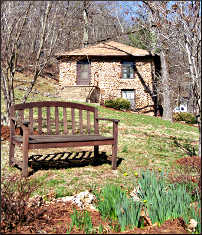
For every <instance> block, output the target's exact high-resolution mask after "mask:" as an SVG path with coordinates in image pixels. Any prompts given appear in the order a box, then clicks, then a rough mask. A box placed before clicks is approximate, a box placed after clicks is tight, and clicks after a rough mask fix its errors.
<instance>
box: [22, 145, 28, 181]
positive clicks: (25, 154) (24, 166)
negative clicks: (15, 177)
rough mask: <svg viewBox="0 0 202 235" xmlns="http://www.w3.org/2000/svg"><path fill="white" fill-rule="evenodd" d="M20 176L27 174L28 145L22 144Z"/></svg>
mask: <svg viewBox="0 0 202 235" xmlns="http://www.w3.org/2000/svg"><path fill="white" fill-rule="evenodd" d="M22 176H24V177H27V176H28V145H23V164H22Z"/></svg>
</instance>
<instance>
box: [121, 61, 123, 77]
mask: <svg viewBox="0 0 202 235" xmlns="http://www.w3.org/2000/svg"><path fill="white" fill-rule="evenodd" d="M121 78H123V61H121Z"/></svg>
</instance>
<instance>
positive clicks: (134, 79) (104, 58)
mask: <svg viewBox="0 0 202 235" xmlns="http://www.w3.org/2000/svg"><path fill="white" fill-rule="evenodd" d="M56 58H57V60H58V64H59V87H60V89H61V90H60V95H61V96H62V97H66V98H67V99H69V100H73V99H74V100H75V99H77V100H80V101H90V102H99V103H101V104H102V103H103V102H104V101H105V100H107V99H114V98H117V97H123V98H126V99H128V100H129V101H130V102H131V107H132V109H133V110H137V111H138V110H140V111H149V110H151V109H153V108H154V107H155V105H156V97H157V96H156V91H155V85H154V84H155V76H154V75H155V73H156V72H159V68H160V67H159V63H160V62H159V57H158V56H157V55H154V54H152V53H151V52H149V51H146V50H142V49H138V48H134V47H131V46H128V45H125V44H122V43H118V42H114V41H109V42H104V43H99V44H97V45H93V46H88V47H85V48H82V49H76V50H73V51H68V52H64V53H59V54H57V55H56Z"/></svg>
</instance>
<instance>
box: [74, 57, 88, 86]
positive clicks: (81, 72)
mask: <svg viewBox="0 0 202 235" xmlns="http://www.w3.org/2000/svg"><path fill="white" fill-rule="evenodd" d="M89 84H90V63H89V61H87V60H83V61H78V62H77V85H89Z"/></svg>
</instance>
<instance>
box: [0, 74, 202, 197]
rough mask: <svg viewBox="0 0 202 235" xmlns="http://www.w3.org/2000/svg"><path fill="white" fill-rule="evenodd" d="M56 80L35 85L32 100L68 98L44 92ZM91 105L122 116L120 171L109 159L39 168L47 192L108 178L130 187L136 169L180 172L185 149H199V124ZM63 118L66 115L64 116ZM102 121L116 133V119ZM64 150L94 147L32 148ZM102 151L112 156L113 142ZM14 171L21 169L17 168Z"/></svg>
mask: <svg viewBox="0 0 202 235" xmlns="http://www.w3.org/2000/svg"><path fill="white" fill-rule="evenodd" d="M22 79H23V78H22ZM53 83H55V82H54V81H52V82H51V81H47V80H44V79H42V78H40V79H39V82H38V84H37V86H36V89H35V90H37V91H39V94H34V93H32V94H31V96H30V97H29V99H28V101H41V100H61V101H66V100H65V99H61V98H49V97H47V96H45V95H43V94H44V92H49V93H52V94H55V92H56V88H55V85H54V84H53ZM22 86H23V85H21V87H22ZM18 88H19V87H17V88H16V90H15V92H16V94H17V103H19V102H20V100H21V97H22V94H23V93H24V92H22V91H20V90H18ZM2 97H3V96H2ZM76 102H77V101H76ZM1 105H2V112H3V110H5V109H4V103H3V100H2V104H1ZM88 105H92V106H96V107H98V112H99V116H100V117H105V118H115V119H119V120H120V123H119V126H118V130H119V134H118V157H119V158H120V159H121V160H122V161H121V164H120V165H119V166H118V168H117V172H116V173H114V172H113V171H112V170H111V165H110V164H109V163H107V162H106V163H103V164H101V165H98V166H91V165H89V166H85V167H73V168H70V169H57V170H53V169H50V170H38V171H37V172H35V173H34V174H33V175H32V176H31V178H36V179H37V178H40V179H41V181H42V182H43V183H44V185H43V187H42V188H41V193H46V192H48V190H51V189H52V188H53V187H54V189H55V190H56V191H57V190H59V189H58V188H60V187H65V188H66V190H67V192H78V191H82V190H85V189H86V188H90V187H93V186H95V185H99V187H102V186H104V185H105V184H106V183H108V182H110V183H115V184H123V186H124V188H126V189H127V188H130V187H131V185H132V183H133V180H134V174H133V172H134V171H139V170H140V169H153V170H154V171H155V170H158V168H162V169H163V170H166V171H167V170H172V171H173V172H177V166H176V164H175V161H176V160H177V159H179V158H182V157H185V156H188V155H187V152H186V151H185V149H186V150H187V151H188V150H190V149H193V148H194V149H195V152H197V151H198V146H197V141H198V138H199V133H198V129H197V128H196V127H193V126H189V125H184V124H180V123H172V122H170V121H165V120H162V119H161V118H155V117H151V116H146V115H143V114H136V113H130V112H123V111H118V110H111V109H107V108H105V107H103V106H99V105H98V104H88ZM59 111H61V110H59ZM60 113H61V112H60ZM60 115H62V114H60ZM77 115H78V114H77ZM60 118H62V116H61V117H60ZM99 125H100V130H101V133H104V134H105V135H111V134H112V123H110V122H106V121H100V123H99ZM2 145H3V148H2V150H3V151H2V158H4V159H5V161H7V162H8V157H7V156H8V155H7V154H8V152H6V151H4V149H5V148H4V143H3V144H2ZM6 148H8V147H6ZM63 150H64V151H72V150H73V151H80V150H90V151H92V150H93V148H92V147H83V148H71V149H48V150H37V151H32V153H33V154H34V153H35V152H37V153H40V154H47V153H54V152H62V151H63ZM100 151H101V152H102V151H103V152H106V154H107V155H108V156H110V155H111V146H100ZM30 154H31V153H30ZM20 155H21V152H20V153H19V156H20ZM2 170H3V169H2ZM14 171H19V170H17V169H15V170H14ZM86 172H87V173H86ZM124 172H127V174H128V176H123V173H124ZM47 175H49V176H47ZM50 175H54V176H55V179H57V181H55V182H54V181H53V180H52V181H48V180H47V178H48V177H50Z"/></svg>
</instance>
